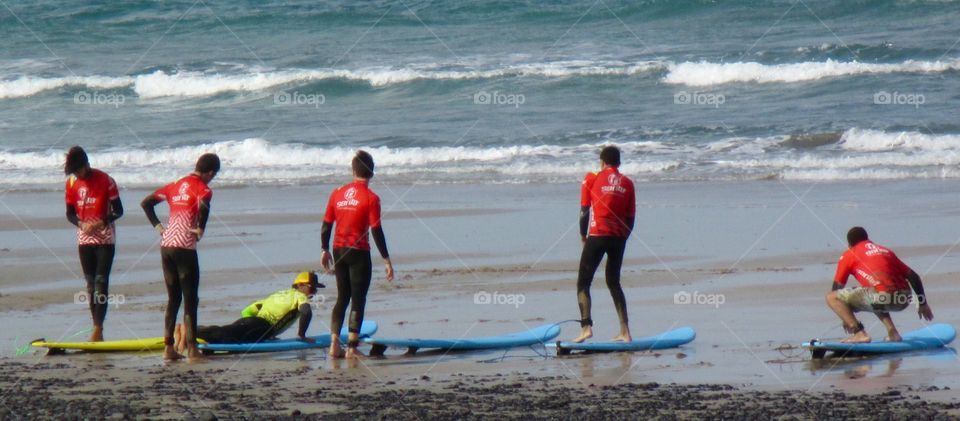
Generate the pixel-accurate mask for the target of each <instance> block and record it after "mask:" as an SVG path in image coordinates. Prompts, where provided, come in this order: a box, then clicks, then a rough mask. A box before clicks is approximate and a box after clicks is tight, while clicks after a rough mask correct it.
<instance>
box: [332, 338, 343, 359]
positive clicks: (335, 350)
mask: <svg viewBox="0 0 960 421" xmlns="http://www.w3.org/2000/svg"><path fill="white" fill-rule="evenodd" d="M329 355H330V358H334V359H336V358H343V355H344V354H343V348H342V347H341V346H340V335H330V352H329Z"/></svg>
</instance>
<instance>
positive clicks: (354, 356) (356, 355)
mask: <svg viewBox="0 0 960 421" xmlns="http://www.w3.org/2000/svg"><path fill="white" fill-rule="evenodd" d="M364 357H365V355H363V353H362V352H360V351H357V349H356V348H351V347H348V348H347V352H346V353H345V354H344V358H346V359H347V360H359V359H363V358H364Z"/></svg>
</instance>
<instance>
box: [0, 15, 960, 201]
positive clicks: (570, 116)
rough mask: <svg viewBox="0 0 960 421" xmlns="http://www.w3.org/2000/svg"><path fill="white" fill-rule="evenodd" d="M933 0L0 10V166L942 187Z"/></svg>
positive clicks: (57, 178)
mask: <svg viewBox="0 0 960 421" xmlns="http://www.w3.org/2000/svg"><path fill="white" fill-rule="evenodd" d="M958 12H960V7H958V5H957V3H956V2H949V1H879V2H863V1H857V2H831V1H806V2H791V1H724V2H706V1H639V2H637V1H629V2H627V1H623V2H615V1H565V2H503V1H488V2H475V3H470V4H463V3H462V2H456V1H427V2H388V1H383V2H364V3H363V4H356V2H347V1H339V2H325V3H323V4H315V3H314V2H283V3H281V2H251V1H240V2H226V1H209V2H191V1H182V2H180V1H172V2H160V3H158V2H133V1H131V2H112V3H109V4H93V3H91V2H85V1H72V2H60V1H57V2H53V1H38V2H31V3H29V4H10V5H9V8H3V9H0V39H3V40H4V42H3V43H0V177H2V178H3V179H4V180H5V183H4V184H5V185H7V186H9V187H8V188H14V189H56V188H59V187H60V183H61V182H62V176H61V175H60V174H59V173H58V171H57V167H58V166H59V164H60V161H61V160H62V153H63V150H65V149H66V148H67V147H69V146H70V145H72V144H81V145H84V146H85V147H87V148H88V149H89V150H90V154H91V157H92V160H93V164H94V166H97V167H101V168H103V169H106V170H108V171H110V172H111V174H114V175H115V177H116V178H117V179H118V182H120V183H121V184H122V185H124V186H151V185H154V184H156V183H157V182H158V180H166V179H169V178H172V177H175V176H177V175H179V174H181V173H182V172H183V171H184V170H186V169H188V168H189V167H190V166H191V164H192V161H193V160H194V159H195V157H196V156H197V155H199V153H202V152H204V151H215V152H218V153H220V154H221V156H222V157H223V158H224V161H225V171H224V172H223V174H222V177H221V178H220V180H221V182H222V183H226V184H235V185H249V184H267V185H285V184H302V183H312V182H317V181H333V180H336V179H339V178H340V177H341V176H342V174H343V173H344V172H345V171H346V169H345V166H344V163H345V162H346V160H347V159H348V158H349V157H350V155H351V151H352V150H354V149H357V148H368V149H371V150H372V151H373V152H374V155H375V157H376V158H377V161H378V164H379V165H380V174H382V175H388V176H391V177H394V178H395V179H401V180H406V181H417V182H453V183H463V182H465V183H475V182H485V183H486V182H493V183H529V182H544V181H545V182H570V181H575V180H577V179H578V178H579V177H580V176H582V173H583V172H585V171H588V170H590V169H592V167H593V166H594V161H595V159H593V154H594V153H595V150H596V148H597V146H598V145H601V144H604V143H607V142H614V143H617V144H620V145H622V146H624V149H625V151H626V152H627V156H626V159H625V161H626V163H625V167H624V170H625V171H626V172H628V173H630V174H632V175H634V176H636V177H637V178H640V179H654V180H731V181H732V180H767V179H787V180H808V181H834V180H888V179H910V178H938V179H942V178H957V177H960V172H958V171H957V170H956V167H957V166H956V164H960V153H958V152H960V125H958V124H957V123H956V119H955V112H954V110H955V106H956V104H957V101H958V99H960V98H958V94H957V92H960V89H958V88H960V78H958V70H960V50H958V49H957V41H958V40H960V27H957V26H956V24H955V22H956V19H957V18H958V17H960V13H958Z"/></svg>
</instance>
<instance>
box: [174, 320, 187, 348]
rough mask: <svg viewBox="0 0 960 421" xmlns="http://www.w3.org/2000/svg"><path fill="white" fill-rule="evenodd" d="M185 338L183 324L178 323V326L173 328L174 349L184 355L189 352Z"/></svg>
mask: <svg viewBox="0 0 960 421" xmlns="http://www.w3.org/2000/svg"><path fill="white" fill-rule="evenodd" d="M183 337H184V332H183V324H182V323H177V325H176V326H174V328H173V348H174V349H176V350H177V352H179V353H181V354H183V353H184V352H186V350H187V344H185V343H184V341H183Z"/></svg>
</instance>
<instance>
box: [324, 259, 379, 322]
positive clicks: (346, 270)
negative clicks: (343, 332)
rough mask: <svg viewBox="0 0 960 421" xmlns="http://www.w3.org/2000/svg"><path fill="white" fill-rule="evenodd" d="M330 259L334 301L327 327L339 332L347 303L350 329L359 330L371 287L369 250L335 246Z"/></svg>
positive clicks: (371, 271)
mask: <svg viewBox="0 0 960 421" xmlns="http://www.w3.org/2000/svg"><path fill="white" fill-rule="evenodd" d="M333 261H334V264H333V267H334V272H335V273H336V276H337V304H336V305H335V306H333V317H332V320H331V325H330V328H331V329H332V330H333V331H334V332H339V331H340V329H342V328H343V317H344V315H345V313H346V309H347V304H350V319H349V325H348V326H349V331H350V332H351V333H360V326H361V325H362V324H363V313H364V308H365V307H366V304H367V292H368V291H369V290H370V281H371V279H373V262H372V260H371V259H370V251H369V250H358V249H352V248H335V249H333Z"/></svg>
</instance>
